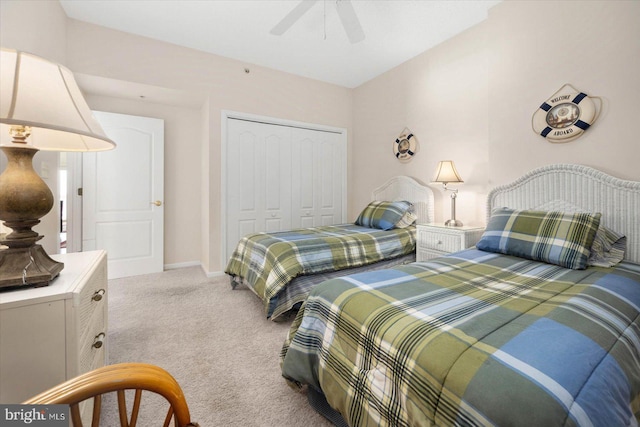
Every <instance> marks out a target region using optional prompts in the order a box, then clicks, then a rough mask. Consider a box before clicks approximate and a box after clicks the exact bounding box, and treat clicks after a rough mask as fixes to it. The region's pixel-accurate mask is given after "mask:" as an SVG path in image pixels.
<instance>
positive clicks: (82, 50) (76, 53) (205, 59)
mask: <svg viewBox="0 0 640 427" xmlns="http://www.w3.org/2000/svg"><path fill="white" fill-rule="evenodd" d="M67 31H68V34H67V43H68V50H67V56H68V66H69V68H71V69H72V70H73V71H74V72H76V73H82V74H86V75H90V76H98V77H106V78H109V79H115V80H119V81H123V82H134V83H144V84H145V85H152V86H157V87H162V88H169V89H177V90H180V91H182V92H183V93H187V94H189V93H191V94H193V98H194V99H202V98H204V99H206V101H205V102H203V104H202V105H201V107H200V112H199V113H198V115H199V116H200V117H201V118H202V117H204V120H203V122H204V123H199V124H198V125H197V130H198V131H202V134H201V136H200V141H199V148H198V147H195V148H194V151H193V152H190V153H189V159H184V158H180V157H170V156H168V155H165V163H166V166H167V168H169V169H173V170H176V171H180V170H185V169H189V168H192V167H194V166H193V165H194V163H193V161H194V160H196V161H200V160H201V159H200V158H199V156H200V155H201V154H204V156H203V162H202V164H201V165H197V164H196V165H195V167H200V168H201V176H202V177H203V178H198V179H193V180H192V182H190V183H189V184H186V183H185V184H186V185H185V186H184V187H182V188H180V189H179V190H178V189H176V191H180V192H183V193H186V192H187V191H188V189H193V191H192V192H189V193H188V194H184V195H183V197H182V198H181V200H182V204H181V211H180V212H177V213H176V215H175V216H173V217H169V218H167V220H166V223H165V230H167V231H166V232H167V235H168V236H169V235H170V232H169V231H168V230H174V229H175V230H178V231H177V232H175V235H174V236H173V237H174V238H175V239H176V240H170V239H168V238H167V239H166V240H165V257H166V260H165V261H166V263H176V264H180V263H185V262H189V261H192V260H193V259H191V258H188V257H189V256H190V255H189V253H188V252H185V251H183V248H184V247H186V246H188V247H199V246H202V249H201V250H200V251H199V256H200V258H199V259H198V261H200V262H201V263H202V265H203V266H204V268H205V270H206V271H208V272H217V271H221V270H222V269H224V267H225V264H226V260H222V259H221V212H222V210H223V205H222V203H223V202H222V200H221V190H220V189H221V182H222V179H221V178H222V177H221V176H220V169H221V113H222V111H223V110H231V111H238V112H245V113H251V114H257V115H263V116H270V117H276V118H285V119H289V120H295V121H300V122H308V123H317V124H322V125H328V126H334V127H340V128H346V129H347V131H348V132H350V128H351V122H352V113H351V112H352V91H351V90H350V89H346V88H342V87H339V86H336V85H331V84H327V83H322V82H319V81H315V80H310V79H307V78H303V77H298V76H294V75H291V74H287V73H283V72H279V71H274V70H270V69H267V68H264V67H259V66H255V65H250V64H243V63H241V62H239V61H235V60H231V59H228V58H223V57H219V56H216V55H211V54H206V53H203V52H199V51H196V50H192V49H186V48H181V47H178V46H175V45H171V44H168V43H164V42H159V41H154V40H151V39H147V38H144V37H139V36H134V35H130V34H126V33H122V32H118V31H114V30H109V29H106V28H103V27H99V26H95V25H91V24H86V23H82V22H78V21H74V20H69V21H68V25H67ZM245 68H249V69H250V72H249V73H246V72H245ZM203 94H204V96H203ZM90 105H91V103H90ZM113 105H114V104H111V106H113ZM91 106H92V107H95V106H94V105H91ZM130 106H131V107H133V108H130V109H129V111H128V113H129V114H138V115H144V114H143V112H144V110H145V108H144V107H143V106H142V105H138V104H135V105H133V104H130ZM118 108H119V107H118ZM118 108H115V109H114V108H110V111H113V112H121V111H116V110H117V109H118ZM168 130H169V124H167V126H166V131H168ZM183 130H185V128H184V127H182V126H180V128H179V129H176V130H175V132H174V135H176V136H177V137H176V138H171V137H170V136H169V137H166V138H165V144H166V146H167V147H169V148H167V150H169V149H171V148H170V147H176V148H175V149H176V150H184V149H186V147H184V145H183V141H182V139H181V136H182V134H183ZM187 130H188V129H187ZM188 134H189V133H188ZM172 162H173V164H171V163H172ZM234 166H237V165H227V167H234ZM165 185H166V184H165ZM203 194H204V197H203ZM166 197H171V196H170V195H169V194H167V195H166ZM174 199H177V197H174ZM193 211H196V212H198V211H201V218H202V222H201V223H200V224H194V223H188V224H185V222H184V220H185V219H187V218H188V215H189V214H190V213H191V212H193ZM185 226H189V227H193V228H194V229H196V230H197V235H198V236H202V237H201V238H202V239H203V240H202V245H199V244H198V243H197V242H195V243H194V241H193V240H192V239H191V238H190V237H191V236H190V235H183V234H181V233H180V231H179V230H180V229H182V228H184V227H185Z"/></svg>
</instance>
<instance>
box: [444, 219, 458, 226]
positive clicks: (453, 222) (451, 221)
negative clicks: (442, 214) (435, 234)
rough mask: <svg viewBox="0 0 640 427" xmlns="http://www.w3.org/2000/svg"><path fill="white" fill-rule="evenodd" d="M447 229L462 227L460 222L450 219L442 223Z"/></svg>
mask: <svg viewBox="0 0 640 427" xmlns="http://www.w3.org/2000/svg"><path fill="white" fill-rule="evenodd" d="M444 225H446V226H447V227H462V221H459V220H457V219H450V220H448V221H447V222H445V223H444Z"/></svg>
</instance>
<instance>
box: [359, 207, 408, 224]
mask: <svg viewBox="0 0 640 427" xmlns="http://www.w3.org/2000/svg"><path fill="white" fill-rule="evenodd" d="M412 209H413V205H412V204H411V203H410V202H407V201H398V202H381V201H376V202H371V203H369V204H368V205H367V207H366V208H364V210H363V211H362V212H361V213H360V215H359V216H358V218H357V219H356V225H361V226H363V227H369V228H379V229H381V230H391V229H392V228H394V227H395V226H396V224H398V223H400V221H401V220H402V219H403V217H404V214H405V213H407V212H409V211H410V210H412Z"/></svg>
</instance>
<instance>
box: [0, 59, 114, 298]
mask: <svg viewBox="0 0 640 427" xmlns="http://www.w3.org/2000/svg"><path fill="white" fill-rule="evenodd" d="M0 132H1V134H0V135H1V136H0V141H1V142H0V149H1V150H2V151H3V152H4V153H5V155H6V156H7V160H8V163H7V168H6V169H5V171H4V172H3V173H2V175H0V220H1V221H3V222H4V225H5V226H6V227H8V228H10V229H11V230H12V232H11V233H8V234H7V235H6V236H2V235H0V245H4V246H7V248H5V249H0V292H1V291H5V290H11V289H19V288H23V287H33V286H46V285H48V284H49V282H50V281H51V280H53V279H54V278H55V277H56V276H57V275H58V274H59V273H60V271H62V269H63V268H64V264H63V263H60V262H56V261H54V260H53V259H51V258H50V257H49V256H48V255H47V253H46V252H45V250H44V249H43V248H42V246H41V245H39V244H37V243H36V242H37V241H38V240H40V239H41V238H42V237H43V236H41V235H39V234H38V233H37V232H36V231H33V230H32V229H31V228H32V227H34V226H35V225H37V224H38V223H39V222H40V218H42V217H43V216H45V215H46V214H47V213H48V212H49V211H50V210H51V208H52V207H53V200H54V198H53V194H52V193H51V190H50V189H49V187H48V186H47V184H45V182H44V181H43V180H42V179H41V178H40V177H39V176H38V174H37V173H36V171H35V170H34V168H33V162H32V161H33V156H34V155H35V154H36V153H37V152H38V151H39V150H47V151H101V150H109V149H112V148H114V147H115V143H114V142H113V141H112V140H110V139H109V138H108V137H107V136H106V134H105V133H104V131H103V130H102V128H101V127H100V124H99V123H98V122H97V121H96V120H95V119H94V118H93V116H92V114H91V110H90V109H89V106H88V105H87V103H86V101H85V99H84V97H83V96H82V93H81V92H80V88H79V87H78V85H77V83H76V82H75V79H74V77H73V73H71V71H69V70H68V69H67V68H65V67H63V66H61V65H58V64H55V63H53V62H50V61H48V60H46V59H44V58H40V57H38V56H35V55H32V54H29V53H25V52H19V51H16V50H12V49H5V48H1V49H0ZM7 136H10V137H11V138H10V139H11V140H9V138H8V137H7Z"/></svg>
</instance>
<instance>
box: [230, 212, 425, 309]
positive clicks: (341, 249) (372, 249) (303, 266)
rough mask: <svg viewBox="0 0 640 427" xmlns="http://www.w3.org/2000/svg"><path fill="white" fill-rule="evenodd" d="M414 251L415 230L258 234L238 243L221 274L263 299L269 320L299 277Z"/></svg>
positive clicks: (338, 228)
mask: <svg viewBox="0 0 640 427" xmlns="http://www.w3.org/2000/svg"><path fill="white" fill-rule="evenodd" d="M415 249H416V228H415V226H411V227H407V228H403V229H397V228H396V229H392V230H380V229H376V228H368V227H362V226H359V225H354V224H342V225H333V226H323V227H314V228H304V229H296V230H291V231H282V232H276V233H256V234H249V235H247V236H245V237H243V238H242V239H241V240H240V242H239V243H238V245H237V246H236V249H235V250H234V252H233V254H232V255H231V259H230V260H229V263H228V264H227V268H226V269H225V273H227V274H229V275H231V276H237V277H240V278H242V279H243V281H244V282H245V283H246V284H248V285H249V287H250V288H251V289H252V290H253V291H254V292H255V293H256V294H257V295H258V296H259V297H260V298H261V299H262V300H263V301H264V306H265V313H266V315H267V317H270V316H271V315H272V313H273V310H274V303H273V301H274V300H275V299H276V298H277V296H278V295H279V294H280V293H281V292H282V290H283V289H284V287H285V286H286V285H287V284H288V283H289V282H290V281H291V279H293V278H295V277H297V276H299V275H303V274H314V273H323V272H327V271H336V270H344V269H347V268H352V267H359V266H363V265H368V264H373V263H375V262H378V261H382V260H386V259H392V258H396V257H400V256H402V255H406V254H409V253H412V252H415ZM295 303H297V301H295V302H293V301H292V305H293V304H295ZM283 304H286V302H283V301H278V305H279V306H282V305H283Z"/></svg>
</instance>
